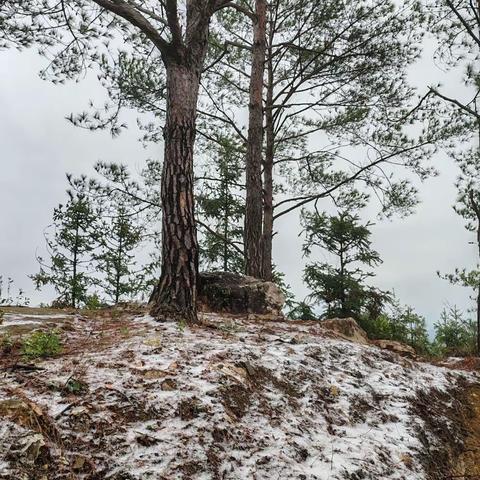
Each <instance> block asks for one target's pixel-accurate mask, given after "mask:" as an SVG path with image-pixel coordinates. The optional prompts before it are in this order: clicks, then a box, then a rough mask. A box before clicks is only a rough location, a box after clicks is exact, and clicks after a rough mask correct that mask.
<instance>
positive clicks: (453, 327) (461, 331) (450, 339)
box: [434, 305, 477, 355]
mask: <svg viewBox="0 0 480 480" xmlns="http://www.w3.org/2000/svg"><path fill="white" fill-rule="evenodd" d="M434 329H435V340H434V342H435V346H436V348H437V349H438V350H439V351H440V353H441V354H443V355H468V354H472V353H473V352H474V351H475V348H476V338H477V326H476V322H475V321H473V320H471V319H470V318H466V317H465V314H464V313H463V312H462V311H460V310H459V309H458V308H457V307H456V306H455V305H454V306H453V307H448V308H444V309H443V310H442V313H441V315H440V320H439V321H438V322H436V323H435V324H434Z"/></svg>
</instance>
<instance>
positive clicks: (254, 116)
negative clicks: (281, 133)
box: [244, 0, 267, 278]
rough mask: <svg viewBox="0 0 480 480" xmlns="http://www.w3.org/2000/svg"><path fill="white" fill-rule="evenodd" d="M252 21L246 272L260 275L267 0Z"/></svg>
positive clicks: (259, 1) (262, 0) (258, 5)
mask: <svg viewBox="0 0 480 480" xmlns="http://www.w3.org/2000/svg"><path fill="white" fill-rule="evenodd" d="M255 13H256V17H255V20H254V24H253V51H252V70H251V75H250V104H249V119H248V120H249V126H248V145H247V155H246V190H247V198H246V205H245V234H244V235H245V259H246V268H245V271H246V274H247V275H250V276H252V277H256V278H260V277H261V276H262V217H263V212H262V210H263V208H262V200H263V198H262V197H263V195H262V150H263V102H262V99H263V74H264V68H265V49H266V42H265V32H266V17H267V5H266V0H256V2H255Z"/></svg>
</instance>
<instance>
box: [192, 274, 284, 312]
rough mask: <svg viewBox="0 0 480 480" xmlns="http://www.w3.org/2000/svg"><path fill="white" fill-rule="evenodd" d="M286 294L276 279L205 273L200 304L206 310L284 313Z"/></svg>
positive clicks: (201, 278) (201, 275) (200, 289)
mask: <svg viewBox="0 0 480 480" xmlns="http://www.w3.org/2000/svg"><path fill="white" fill-rule="evenodd" d="M284 303H285V296H284V294H283V292H282V291H281V290H280V288H279V287H278V286H277V285H275V284H274V283H273V282H264V281H262V280H258V279H257V278H253V277H248V276H245V275H240V274H238V273H228V272H206V273H201V274H200V278H199V288H198V306H199V309H200V310H202V311H204V312H217V313H231V314H256V315H268V316H271V317H280V316H282V308H283V305H284Z"/></svg>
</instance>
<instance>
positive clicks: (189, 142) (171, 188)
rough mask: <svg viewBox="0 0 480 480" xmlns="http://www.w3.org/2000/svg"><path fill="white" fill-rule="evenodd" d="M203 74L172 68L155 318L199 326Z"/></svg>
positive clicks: (154, 293) (196, 70) (168, 77)
mask: <svg viewBox="0 0 480 480" xmlns="http://www.w3.org/2000/svg"><path fill="white" fill-rule="evenodd" d="M199 83H200V75H199V72H198V69H195V68H189V67H186V66H184V65H178V64H175V63H170V64H168V65H167V115H166V123H165V128H164V139H165V157H164V163H163V175H162V214H163V215H162V271H161V277H160V281H159V283H158V285H157V286H156V288H155V290H154V292H153V294H152V296H151V299H150V301H151V303H152V306H151V314H152V315H153V316H155V317H157V318H171V319H178V320H184V321H186V322H188V323H197V321H198V320H197V314H196V299H197V274H198V243H197V230H196V225H195V210H194V196H193V147H194V141H195V120H196V107H197V99H198V89H199Z"/></svg>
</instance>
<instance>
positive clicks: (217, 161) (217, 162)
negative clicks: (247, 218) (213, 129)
mask: <svg viewBox="0 0 480 480" xmlns="http://www.w3.org/2000/svg"><path fill="white" fill-rule="evenodd" d="M212 153H213V157H211V162H212V164H213V165H210V168H209V169H208V171H206V172H205V173H204V174H203V175H202V176H201V177H200V179H199V182H200V184H199V188H198V193H197V194H196V198H197V202H198V206H199V212H198V217H199V222H200V224H201V225H202V226H204V227H206V229H205V231H204V235H203V238H202V239H201V241H200V247H201V248H200V261H201V264H204V265H205V266H206V267H208V268H214V269H221V270H223V271H224V272H238V273H240V272H242V271H243V269H244V256H243V251H242V249H241V245H242V238H243V226H242V220H243V216H244V214H245V203H244V200H243V198H242V195H241V192H242V189H243V185H242V184H240V183H239V179H241V175H242V169H243V164H242V156H241V152H239V151H238V148H237V147H236V145H235V144H234V143H233V142H232V141H231V140H230V139H228V138H225V139H224V140H223V142H222V143H218V144H217V148H215V150H214V152H212Z"/></svg>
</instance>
